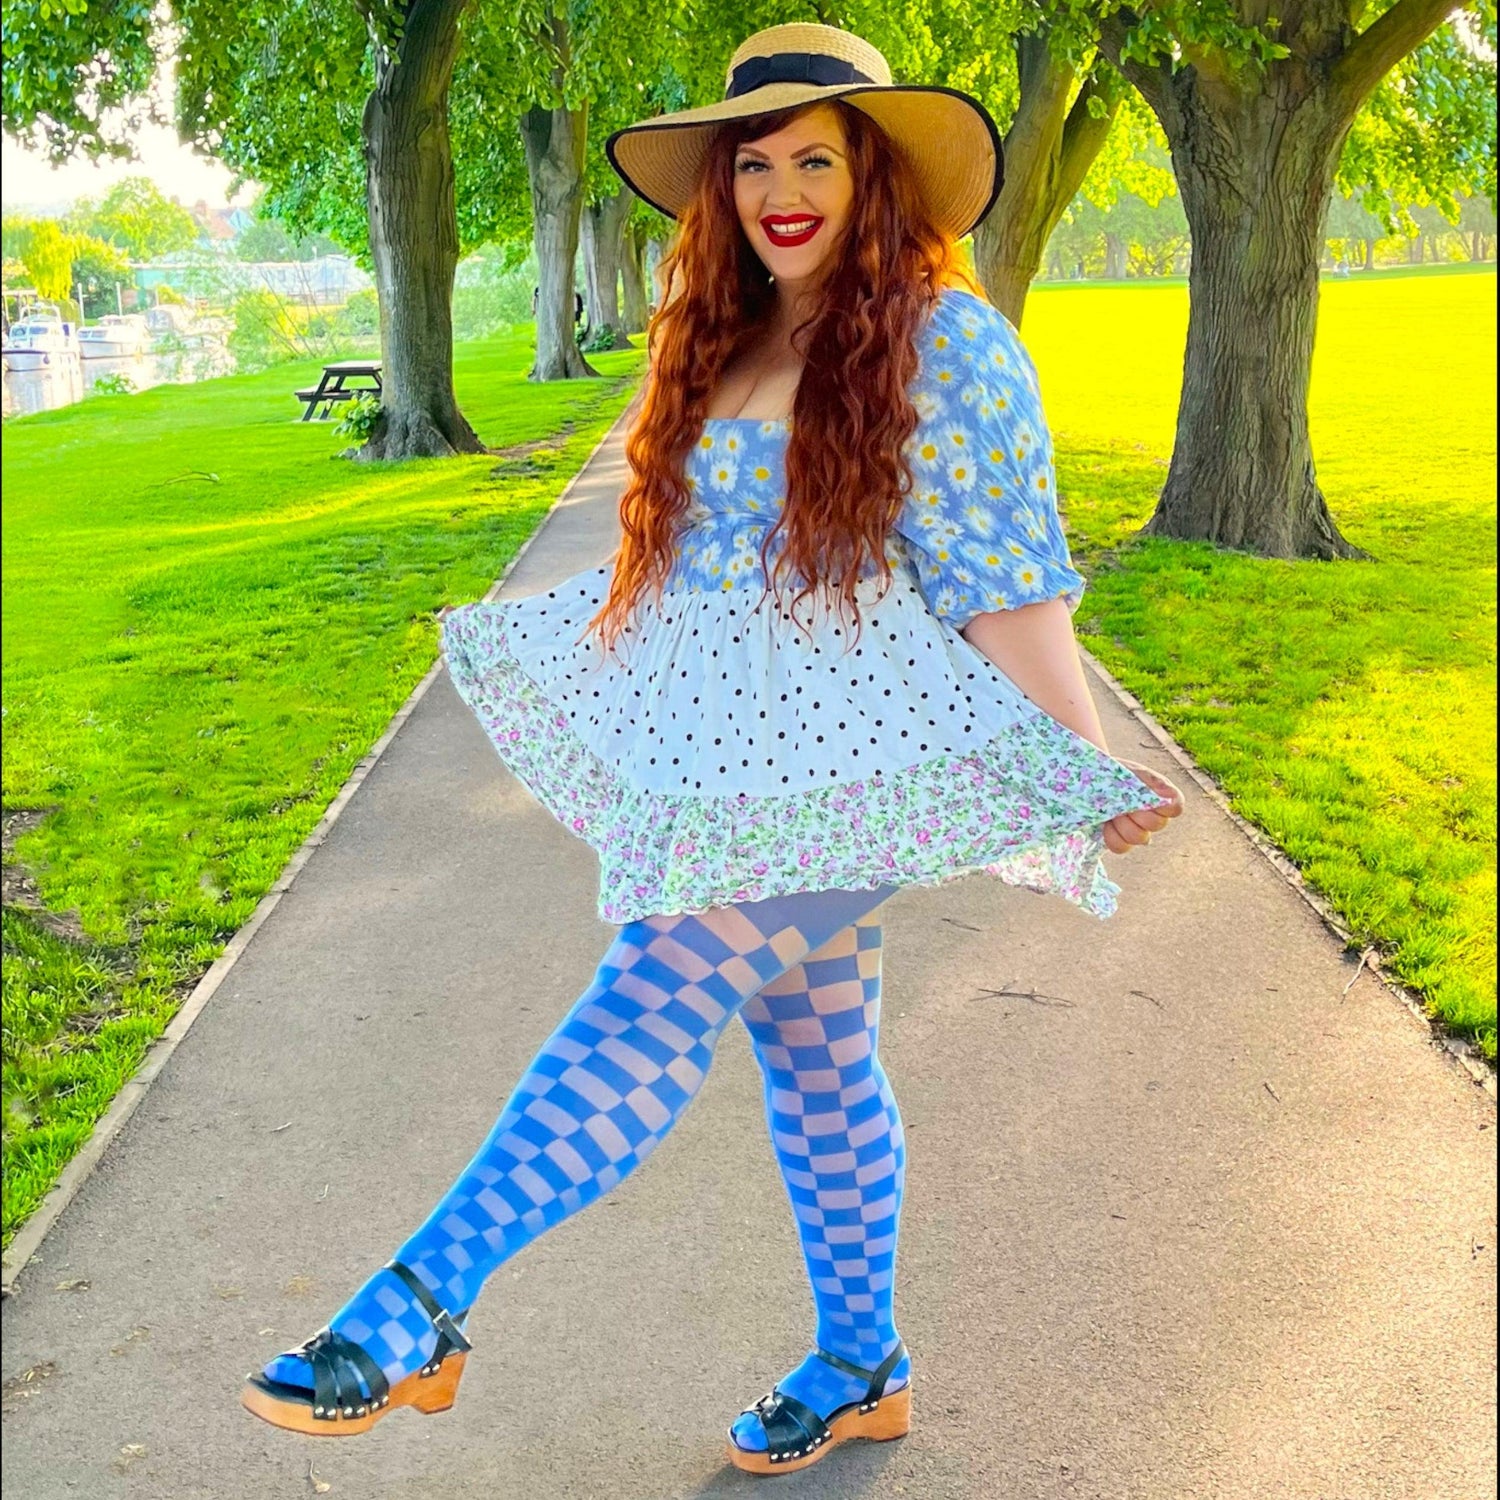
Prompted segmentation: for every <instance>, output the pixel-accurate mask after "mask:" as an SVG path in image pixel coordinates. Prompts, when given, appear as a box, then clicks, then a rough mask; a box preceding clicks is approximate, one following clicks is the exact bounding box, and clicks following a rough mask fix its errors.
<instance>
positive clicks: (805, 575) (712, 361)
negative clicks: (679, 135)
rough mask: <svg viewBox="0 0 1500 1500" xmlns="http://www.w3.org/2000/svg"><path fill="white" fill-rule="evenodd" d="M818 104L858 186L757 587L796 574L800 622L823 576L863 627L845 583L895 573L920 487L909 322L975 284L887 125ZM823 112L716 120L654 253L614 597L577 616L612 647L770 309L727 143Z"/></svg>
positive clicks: (663, 556)
mask: <svg viewBox="0 0 1500 1500" xmlns="http://www.w3.org/2000/svg"><path fill="white" fill-rule="evenodd" d="M824 102H827V103H831V104H832V105H833V106H834V107H835V108H836V109H838V110H839V112H840V115H841V118H842V120H843V125H844V132H845V136H846V154H847V157H848V160H849V163H850V167H851V172H852V175H853V179H854V196H853V202H852V203H851V205H850V218H849V223H848V226H847V229H846V232H845V234H844V237H843V240H842V241H841V244H840V247H839V249H838V250H837V251H835V257H836V258H835V261H834V263H833V264H832V265H830V266H829V268H828V274H826V275H825V276H824V277H823V280H822V299H821V303H820V305H819V306H818V308H817V309H816V311H815V312H814V313H813V314H812V315H811V316H810V317H809V318H808V319H807V320H806V321H805V322H803V323H802V324H800V325H799V326H798V329H797V333H798V334H799V335H801V334H802V333H803V331H804V330H806V329H809V328H810V329H811V332H810V335H809V336H808V338H807V344H806V347H807V357H806V362H805V364H804V366H803V369H802V376H801V379H800V381H799V383H798V387H797V396H796V402H795V405H794V407H793V411H792V430H791V434H790V437H789V439H788V442H787V449H786V500H785V504H784V506H783V507H782V513H781V516H780V517H779V519H778V520H777V523H776V525H775V526H774V527H773V528H772V529H771V530H770V531H769V532H768V533H767V536H766V538H765V541H764V542H763V543H762V546H761V562H762V566H763V568H767V567H768V563H767V557H768V549H769V548H770V546H771V544H772V542H773V540H774V539H775V537H776V536H777V535H778V534H780V533H783V532H784V534H785V539H784V544H783V547H782V551H781V555H780V556H779V558H778V559H777V561H776V564H775V571H774V576H773V575H772V573H771V572H770V571H767V573H766V578H767V590H769V589H770V588H771V587H772V586H773V585H774V586H775V588H776V590H777V594H778V597H779V596H780V591H781V584H782V580H783V577H784V576H785V575H787V574H792V575H795V576H796V577H797V580H798V582H799V583H800V584H801V587H800V589H799V592H798V593H797V595H796V597H795V599H794V600H793V601H792V613H793V615H794V616H795V610H796V604H797V602H798V601H799V600H801V599H802V598H803V597H805V596H806V595H808V594H810V593H812V592H813V589H814V588H815V586H816V582H821V583H824V584H827V585H829V586H830V587H831V588H832V589H833V590H834V591H835V594H836V597H837V600H838V601H839V602H840V603H841V604H842V605H844V606H847V607H848V608H850V609H852V611H853V619H854V622H855V625H856V628H857V627H858V623H859V605H858V602H857V600H856V598H855V588H856V585H857V583H858V582H859V579H860V576H861V573H862V571H863V569H864V568H865V566H866V564H867V563H868V562H869V561H870V560H872V559H873V560H874V561H875V562H876V563H877V565H878V567H879V576H880V579H881V581H882V592H883V589H884V587H885V586H886V585H888V584H889V582H890V566H889V563H888V562H887V560H886V555H885V549H886V538H887V535H888V534H889V532H890V530H891V528H892V526H893V525H894V523H895V520H896V517H897V516H898V515H899V514H900V511H901V506H902V504H903V502H904V500H905V497H906V496H907V495H908V494H909V493H910V490H911V487H912V484H913V482H914V481H913V476H912V473H911V468H910V465H909V464H908V462H907V461H906V459H905V456H904V454H903V452H902V450H903V448H904V446H905V444H906V442H907V440H908V439H909V438H910V437H911V435H912V433H913V432H915V431H916V428H917V423H918V420H919V418H918V413H917V410H916V408H915V406H913V404H912V402H911V400H910V399H909V398H908V396H907V393H906V392H907V387H908V386H909V384H910V383H911V381H912V379H913V378H914V377H915V375H916V372H917V362H918V356H917V350H916V336H917V333H918V331H919V329H920V328H921V326H922V324H923V322H924V321H925V319H926V317H927V315H928V313H929V312H930V310H931V306H932V304H933V303H934V302H935V301H936V300H937V297H938V295H939V294H940V292H941V291H942V289H943V288H944V287H945V286H948V285H958V286H963V287H965V288H967V289H968V290H969V291H971V292H973V293H975V295H978V296H983V295H984V293H983V291H982V289H981V288H980V286H979V285H978V283H977V282H976V280H975V278H974V276H973V274H972V273H971V272H970V271H969V270H968V269H967V268H966V267H965V266H964V265H963V264H962V262H961V259H960V252H959V248H958V246H957V244H956V243H955V242H954V240H953V239H952V238H951V237H949V236H948V235H946V234H944V233H943V232H942V231H941V230H940V229H938V228H937V227H936V226H935V225H934V223H933V221H932V220H931V218H930V217H929V215H928V213H927V211H926V208H925V206H924V204H923V201H922V197H921V193H920V190H919V189H918V187H917V184H916V181H915V179H914V178H913V176H912V174H911V172H910V170H909V168H908V167H907V165H906V162H905V160H904V158H903V157H902V156H901V155H900V154H899V153H898V152H897V151H896V150H895V149H894V148H893V147H892V145H891V143H890V140H889V138H888V137H887V136H886V134H885V132H884V131H883V130H882V129H881V128H880V126H879V125H878V124H877V123H876V122H875V121H874V120H873V119H871V118H870V116H868V115H867V114H865V113H864V112H863V111H862V110H859V109H856V108H854V107H853V106H851V105H848V104H844V103H843V102H842V101H840V100H838V99H833V100H830V101H824ZM817 107H818V103H817V102H814V103H812V104H804V105H801V106H797V107H794V108H791V109H785V110H779V111H775V112H773V113H769V114H761V115H752V116H747V117H745V118H742V119H738V120H733V121H730V122H729V123H727V124H726V125H724V126H723V127H721V128H720V129H719V131H718V132H717V133H716V135H715V136H714V139H713V141H712V143H711V144H710V147H709V150H708V152H707V156H706V160H705V163H704V167H703V172H702V175H701V177H700V179H699V184H698V191H697V193H696V195H695V196H694V198H693V200H692V201H691V202H690V203H689V204H688V206H687V207H686V208H685V209H684V210H683V213H682V215H681V219H680V222H679V225H678V230H677V233H676V235H675V236H674V238H673V241H672V243H671V245H670V246H669V248H668V250H667V252H666V254H665V255H664V256H663V258H662V262H661V265H660V267H659V269H658V285H659V288H660V289H662V292H663V295H662V296H661V298H660V305H659V307H658V309H657V311H656V313H655V315H654V316H653V317H652V319H651V322H650V325H649V328H648V330H647V348H648V350H649V351H650V374H649V377H648V381H647V387H646V392H645V399H644V401H643V402H642V405H641V409H640V411H639V413H638V414H637V416H636V419H635V421H634V423H633V424H632V426H631V429H630V431H629V433H628V434H627V436H626V439H625V453H626V458H627V459H628V461H629V466H630V479H629V482H628V484H627V486H626V489H625V492H624V494H623V495H622V496H621V498H620V526H621V533H622V536H621V541H620V546H619V549H618V550H617V552H616V554H615V559H614V570H613V576H612V578H611V581H610V588H609V596H608V598H607V599H606V600H605V603H604V605H603V607H602V608H601V609H600V610H599V612H598V613H597V614H596V615H595V616H594V617H593V619H592V620H590V622H589V626H588V629H590V630H594V631H597V633H598V635H599V638H600V640H601V641H602V642H603V644H604V645H605V647H606V648H608V647H610V646H612V645H613V644H614V642H615V640H616V639H618V637H619V635H620V633H621V632H622V631H623V630H624V628H625V626H626V625H627V623H628V621H629V618H630V616H631V614H632V612H633V611H634V609H635V608H636V605H637V603H638V602H639V600H640V599H641V596H642V595H643V594H644V593H645V592H646V591H647V590H648V589H650V590H652V591H653V592H654V593H655V595H656V597H657V598H658V599H659V598H660V595H661V591H662V588H663V586H664V585H665V583H666V579H667V576H668V574H669V572H670V571H671V567H672V562H673V559H674V554H675V546H676V539H677V532H678V528H679V526H680V523H681V521H682V518H683V516H684V513H685V512H686V510H687V508H688V506H689V504H690V503H691V499H692V492H691V490H690V489H689V487H688V485H687V482H686V479H685V464H686V460H687V456H688V454H689V452H690V451H691V450H692V448H693V445H694V444H695V443H696V441H697V440H698V436H699V433H700V431H701V428H702V423H703V420H704V416H705V414H706V408H707V406H708V403H709V399H710V397H711V396H712V395H713V393H714V391H715V390H716V389H717V387H718V383H719V377H720V375H721V373H722V371H723V370H724V368H725V367H726V366H727V365H728V364H729V362H730V361H731V360H732V359H733V358H734V357H735V356H736V355H737V354H738V353H739V352H740V351H741V350H742V349H744V348H746V347H748V346H749V345H750V344H752V343H753V341H754V339H755V337H756V335H757V333H758V331H759V330H760V329H761V328H762V326H763V325H764V324H765V322H766V321H767V319H768V318H769V316H770V314H771V312H772V310H773V308H774V306H775V301H776V293H775V289H774V287H773V285H772V284H771V282H770V280H769V277H768V273H767V271H766V268H765V266H764V264H763V263H762V262H761V260H760V258H759V257H758V256H757V255H756V254H755V251H754V250H753V249H752V248H751V246H750V243H749V241H748V240H747V239H746V238H745V235H744V232H743V231H742V230H741V229H740V227H739V215H738V212H737V210H736V207H735V201H734V159H735V153H736V151H737V150H738V148H739V146H740V145H741V144H742V143H743V142H745V141H752V140H756V139H759V138H760V137H762V136H765V135H769V134H770V133H771V132H773V131H775V130H779V129H780V128H781V127H782V126H783V125H785V124H786V123H788V121H790V120H791V119H793V118H794V117H796V116H797V115H799V114H802V113H804V112H805V111H807V110H809V109H813V108H817ZM725 225H730V226H732V232H730V233H727V234H726V232H725V228H724V226H725ZM674 282H675V283H677V285H676V286H675V287H674ZM669 292H670V293H672V295H668V293H669ZM815 581H816V582H815ZM761 598H762V600H764V598H765V593H764V592H763V593H762V595H761ZM585 633H587V632H585Z"/></svg>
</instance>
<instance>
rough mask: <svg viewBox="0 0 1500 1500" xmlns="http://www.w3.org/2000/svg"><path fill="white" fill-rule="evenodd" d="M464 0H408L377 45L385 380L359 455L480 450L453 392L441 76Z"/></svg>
mask: <svg viewBox="0 0 1500 1500" xmlns="http://www.w3.org/2000/svg"><path fill="white" fill-rule="evenodd" d="M465 4H466V0H415V3H413V4H412V5H411V7H410V9H409V11H408V13H407V17H406V24H405V29H404V31H403V33H402V35H401V38H400V41H399V43H398V44H397V45H396V46H395V47H394V48H392V49H389V50H387V49H384V48H381V47H379V46H377V47H376V56H377V63H376V75H375V88H374V90H373V91H372V92H371V94H370V97H369V98H368V100H366V102H365V111H364V121H363V135H364V150H365V168H366V172H365V176H366V189H365V193H366V205H367V208H368V212H369V219H370V254H371V258H372V260H373V261H374V265H375V288H376V293H377V295H378V297H379V299H380V346H381V362H382V372H381V375H382V386H383V388H382V391H381V397H380V403H381V405H380V416H379V418H378V420H377V422H376V425H375V429H374V431H373V432H372V434H371V436H370V439H369V441H368V442H367V443H365V445H364V447H363V448H361V449H360V451H359V455H358V456H359V457H360V458H447V457H451V456H452V455H453V454H455V453H483V452H484V451H485V450H484V444H483V443H481V442H480V441H479V438H478V437H477V436H476V434H475V432H474V429H473V428H472V427H470V426H469V424H468V422H467V421H466V420H465V419H464V416H463V413H462V412H461V411H459V409H458V401H457V399H456V398H455V396H454V394H453V273H454V269H455V267H456V266H457V265H458V219H457V212H456V208H455V203H454V192H453V150H452V146H451V145H450V143H449V139H448V85H449V81H450V80H451V78H452V76H453V64H454V60H455V59H456V57H457V56H458V47H459V33H458V21H459V16H460V14H461V13H462V11H463V9H464V6H465Z"/></svg>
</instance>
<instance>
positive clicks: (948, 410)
mask: <svg viewBox="0 0 1500 1500" xmlns="http://www.w3.org/2000/svg"><path fill="white" fill-rule="evenodd" d="M918 352H919V358H920V363H919V367H918V371H917V375H916V377H915V379H914V380H913V383H912V386H911V388H910V390H909V394H910V396H911V399H912V401H913V403H914V404H915V405H916V407H917V411H918V413H919V416H920V421H919V424H918V426H917V430H916V432H915V433H913V435H912V437H911V439H910V440H909V441H908V443H907V447H906V453H907V456H908V458H909V459H910V462H911V467H912V474H913V478H914V480H915V484H914V486H913V488H912V491H911V493H910V495H908V497H907V500H906V503H905V505H904V506H903V507H902V510H901V513H900V515H899V516H898V517H897V520H896V528H895V529H896V531H897V533H898V534H899V535H900V536H901V538H902V539H903V541H904V542H905V543H906V550H907V554H908V557H909V558H910V561H911V564H912V568H913V571H914V572H915V575H916V580H917V586H918V588H919V590H920V591H921V594H922V597H923V599H924V600H925V601H926V603H927V607H928V608H929V609H930V610H931V611H932V613H933V614H934V615H936V616H937V617H938V618H939V619H941V620H945V621H947V622H949V623H950V624H951V625H953V627H954V628H955V629H958V628H961V627H962V626H964V625H966V624H968V622H969V621H970V620H972V619H973V618H974V616H975V615H978V614H982V613H984V612H985V611H988V610H1002V609H1018V608H1020V607H1021V606H1022V605H1026V604H1036V603H1038V602H1040V601H1041V600H1044V599H1053V598H1057V597H1059V596H1061V597H1062V598H1064V599H1065V600H1066V601H1067V605H1068V611H1069V613H1072V612H1073V611H1074V610H1076V609H1077V608H1078V605H1079V603H1080V602H1081V600H1082V598H1083V591H1084V588H1085V587H1086V585H1085V581H1084V578H1083V575H1082V574H1081V573H1079V572H1078V571H1077V569H1076V568H1074V566H1073V560H1072V557H1071V555H1070V554H1069V551H1068V543H1067V538H1066V536H1065V535H1064V533H1063V527H1062V520H1061V518H1060V517H1059V515H1058V510H1057V485H1056V475H1055V473H1054V469H1053V458H1052V438H1051V434H1050V433H1049V432H1048V430H1047V422H1046V418H1045V416H1044V415H1043V412H1042V403H1041V394H1040V389H1039V386H1038V382H1037V375H1036V366H1035V365H1034V364H1033V363H1032V360H1031V356H1030V354H1028V353H1027V351H1026V348H1025V346H1024V345H1023V344H1022V343H1021V339H1020V335H1019V334H1017V332H1016V330H1015V328H1014V327H1012V325H1011V323H1010V321H1009V320H1008V319H1007V318H1006V317H1005V315H1004V314H1003V313H1001V312H1000V311H999V310H998V309H997V308H995V307H992V306H991V305H990V304H989V303H988V302H985V301H983V300H982V299H981V298H979V297H976V296H974V295H972V294H971V293H969V292H966V291H963V290H962V289H960V288H955V287H948V288H945V289H944V291H943V293H942V296H941V297H940V298H939V300H938V303H937V305H936V307H935V308H934V310H933V313H932V315H931V316H930V317H929V319H928V322H927V325H926V327H925V328H924V330H923V332H922V335H921V336H920V339H919V345H918Z"/></svg>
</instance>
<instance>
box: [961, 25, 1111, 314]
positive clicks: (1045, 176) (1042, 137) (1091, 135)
mask: <svg viewBox="0 0 1500 1500" xmlns="http://www.w3.org/2000/svg"><path fill="white" fill-rule="evenodd" d="M1049 37H1050V33H1049V32H1048V31H1047V30H1046V29H1043V30H1041V31H1038V32H1033V33H1029V34H1025V35H1018V36H1017V37H1016V38H1015V40H1014V46H1015V51H1016V73H1017V77H1018V79H1019V83H1020V94H1019V98H1018V101H1017V104H1016V113H1015V117H1014V118H1013V119H1012V121H1011V123H1010V128H1009V129H1008V130H1007V131H1006V133H1005V140H1004V142H1003V146H1002V150H1003V156H1004V161H1005V181H1004V184H1003V186H1002V187H1001V189H1000V196H999V198H998V199H997V200H996V202H995V206H994V207H993V208H992V209H991V210H990V212H989V213H988V214H986V215H985V217H984V218H983V219H982V220H981V221H980V223H979V224H978V225H977V226H976V228H975V230H974V269H975V270H976V271H977V272H978V273H979V280H980V282H981V284H982V285H983V286H984V289H985V292H986V293H987V294H988V296H989V299H990V301H991V302H993V303H994V305H995V306H996V307H997V308H999V309H1000V311H1001V312H1002V313H1004V314H1005V316H1006V317H1007V318H1008V319H1009V320H1010V322H1011V323H1012V324H1013V325H1014V326H1015V327H1016V328H1019V327H1020V326H1021V318H1022V315H1023V314H1024V312H1025V310H1026V294H1027V292H1028V291H1030V289H1031V283H1032V282H1033V281H1034V280H1035V279H1036V274H1037V271H1038V270H1039V269H1040V267H1041V264H1042V256H1043V254H1044V253H1045V252H1046V249H1047V241H1048V239H1049V238H1050V237H1051V235H1052V231H1053V230H1054V229H1055V228H1056V227H1057V221H1058V220H1059V219H1060V218H1061V217H1062V215H1063V211H1064V210H1065V209H1066V208H1067V206H1068V204H1069V203H1071V202H1072V200H1073V195H1074V194H1075V193H1076V192H1077V191H1078V187H1079V184H1080V183H1081V182H1082V181H1083V179H1084V177H1085V176H1087V174H1088V169H1089V167H1090V166H1091V165H1092V164H1093V160H1094V158H1095V157H1096V156H1097V155H1098V154H1099V148H1100V147H1101V146H1102V145H1103V144H1104V141H1105V138H1106V137H1107V136H1108V135H1109V129H1110V125H1111V124H1112V123H1113V121H1114V117H1115V113H1116V111H1117V110H1118V109H1119V100H1118V99H1113V100H1111V99H1110V98H1109V97H1107V96H1104V95H1103V94H1102V91H1101V87H1100V85H1099V84H1098V83H1097V81H1096V80H1095V79H1092V78H1090V79H1088V80H1086V81H1085V83H1084V85H1083V88H1082V89H1080V90H1079V94H1078V98H1077V99H1076V100H1075V101H1074V104H1073V107H1072V109H1069V108H1068V93H1069V91H1070V90H1071V88H1072V86H1073V82H1074V71H1073V67H1072V65H1071V64H1070V63H1068V62H1067V61H1065V60H1061V59H1058V58H1054V57H1053V55H1052V51H1051V43H1050V39H1049ZM1096 94H1099V95H1101V97H1105V102H1106V106H1107V108H1106V113H1105V115H1104V117H1103V118H1102V119H1098V120H1096V119H1095V118H1094V117H1093V116H1092V115H1091V114H1090V113H1089V105H1088V101H1089V99H1090V98H1092V97H1094V96H1095V95H1096Z"/></svg>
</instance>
